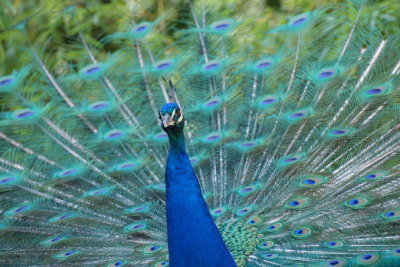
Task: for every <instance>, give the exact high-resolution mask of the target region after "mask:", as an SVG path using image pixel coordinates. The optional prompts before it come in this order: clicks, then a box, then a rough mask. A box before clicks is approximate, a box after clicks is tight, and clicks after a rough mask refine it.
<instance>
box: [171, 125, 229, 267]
mask: <svg viewBox="0 0 400 267" xmlns="http://www.w3.org/2000/svg"><path fill="white" fill-rule="evenodd" d="M167 133H168V137H169V143H170V150H169V154H168V160H167V166H166V171H165V180H166V184H167V224H168V251H169V262H170V266H171V267H191V266H196V267H235V266H236V264H235V262H234V260H233V258H232V256H231V255H230V253H229V251H228V249H227V247H226V246H225V243H224V241H223V240H222V237H221V234H220V233H219V231H218V228H217V227H216V225H215V223H214V221H213V219H212V217H211V215H210V212H209V210H208V207H207V204H206V202H205V201H204V199H203V196H202V194H201V189H200V185H199V182H198V180H197V177H196V174H195V173H194V170H193V168H192V165H191V163H190V160H189V157H188V155H187V154H186V148H185V140H184V136H183V129H180V130H178V131H174V132H172V131H167Z"/></svg>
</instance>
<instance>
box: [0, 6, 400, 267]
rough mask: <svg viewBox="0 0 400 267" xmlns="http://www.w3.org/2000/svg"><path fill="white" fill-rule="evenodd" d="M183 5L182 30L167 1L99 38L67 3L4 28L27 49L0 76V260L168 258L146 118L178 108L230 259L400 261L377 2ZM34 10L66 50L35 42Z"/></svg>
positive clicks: (390, 58)
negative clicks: (260, 19)
mask: <svg viewBox="0 0 400 267" xmlns="http://www.w3.org/2000/svg"><path fill="white" fill-rule="evenodd" d="M189 7H190V8H189V9H188V10H186V11H184V13H185V19H183V21H181V22H180V23H182V25H180V26H179V28H180V29H177V28H174V26H173V24H174V21H173V20H174V16H170V15H171V13H170V12H168V13H165V14H162V15H161V16H159V17H157V18H155V19H154V20H152V21H147V20H138V21H137V22H136V23H133V24H131V22H129V23H130V24H129V26H128V27H127V28H125V29H124V28H122V27H121V29H117V30H116V31H115V33H108V35H106V34H105V36H106V37H104V38H103V39H101V40H100V41H99V42H97V41H96V40H94V39H93V38H92V37H90V36H87V35H86V34H85V33H84V32H80V29H79V27H77V26H76V25H79V24H80V23H81V22H82V21H80V15H79V16H77V15H76V13H77V12H86V11H84V10H83V9H82V8H81V7H80V6H69V7H67V6H65V7H63V8H62V11H61V12H57V13H54V14H49V13H46V12H47V11H43V14H42V13H37V14H35V15H34V16H31V17H29V18H28V19H26V20H23V21H22V22H21V23H19V24H17V23H18V21H13V25H15V26H13V27H11V28H9V29H8V30H6V31H4V32H5V33H7V34H8V33H9V34H12V35H13V36H15V37H16V38H22V39H23V40H24V42H25V43H26V47H23V48H21V49H19V48H18V49H17V50H18V53H19V54H18V57H21V62H25V64H23V63H21V66H17V67H15V66H14V65H15V64H14V63H13V64H9V63H10V62H12V61H13V57H15V55H16V54H15V53H16V52H13V51H15V49H16V48H14V46H13V45H10V43H9V42H6V44H7V46H9V47H7V48H9V49H10V51H11V52H10V56H9V57H8V54H7V53H5V56H6V57H5V58H4V59H2V60H3V61H2V63H3V64H2V68H1V73H0V94H1V97H0V106H1V112H0V120H1V121H0V155H1V156H0V216H1V218H0V265H1V266H35V265H46V266H81V265H87V266H169V261H170V258H169V256H168V255H169V254H168V240H167V236H168V233H167V230H166V229H167V219H166V218H167V215H166V212H165V207H166V202H167V199H166V195H168V188H167V185H166V183H165V179H164V173H165V163H166V161H167V154H168V146H169V144H168V140H169V139H168V135H167V134H166V133H165V132H164V131H162V129H161V128H160V126H159V125H160V123H162V122H160V119H159V116H160V107H161V106H163V104H165V103H166V102H168V103H169V102H176V103H177V104H176V106H177V107H179V108H180V109H181V111H182V113H183V115H184V118H185V123H186V125H185V129H184V131H185V140H186V148H187V153H188V155H189V161H190V163H191V165H192V166H193V168H194V171H195V176H196V177H197V178H198V181H199V184H200V187H201V189H202V192H201V194H198V195H196V196H197V197H199V198H203V199H204V200H205V202H206V203H207V210H206V211H208V210H209V211H210V215H211V216H212V219H213V220H214V222H215V224H216V226H217V227H218V229H219V232H220V233H221V235H222V238H223V240H224V242H225V244H226V245H227V247H228V249H229V251H230V253H231V255H232V256H233V258H234V259H235V262H236V264H237V265H238V266H275V265H278V266H389V267H390V266H400V236H399V235H398V229H399V224H400V202H399V196H400V194H399V166H400V165H399V160H398V157H399V152H400V150H399V145H398V144H399V143H400V135H399V125H400V121H399V118H400V108H399V100H400V98H399V96H400V94H399V81H400V58H399V54H400V53H399V52H400V51H399V47H398V41H399V39H398V38H399V37H398V36H389V37H385V38H383V37H382V36H381V34H380V32H379V31H378V29H376V28H375V26H373V25H372V24H371V22H370V20H371V17H370V15H368V9H372V8H374V5H373V4H371V3H368V1H362V0H355V1H348V2H346V3H345V4H341V5H330V6H326V7H320V8H318V9H316V10H314V11H311V10H310V11H309V12H306V13H303V14H298V15H292V16H291V17H289V18H288V20H287V21H286V22H285V23H284V25H282V26H278V27H275V28H272V27H273V26H269V25H272V24H273V23H271V24H268V27H270V28H269V29H266V28H265V27H264V26H263V28H262V29H258V27H256V26H257V25H254V26H255V27H254V28H255V29H254V30H253V31H248V28H249V27H253V25H252V22H253V21H254V20H256V19H257V18H245V17H244V16H242V15H240V14H234V13H233V12H224V14H218V12H216V11H213V10H211V9H208V8H206V7H204V6H197V5H194V4H193V3H191V2H190V3H189ZM260 12H261V11H260ZM377 12H381V11H380V10H378V11H377ZM66 15H68V18H67V16H66ZM40 16H44V17H46V18H47V17H49V18H50V19H49V21H50V22H51V21H56V20H57V21H59V23H61V24H60V25H63V26H62V27H65V29H70V27H73V29H74V37H72V36H67V37H68V38H69V40H71V42H73V45H71V44H66V43H65V44H64V43H61V44H54V45H55V46H56V47H57V49H59V51H60V52H59V53H60V54H58V53H57V52H55V51H53V50H52V51H48V49H46V48H47V43H46V42H43V40H31V39H32V36H31V35H30V34H28V33H29V32H30V30H31V26H30V21H31V20H35V19H37V18H38V17H40ZM378 17H379V16H378ZM60 18H63V20H60ZM379 18H380V17H379ZM375 20H379V19H378V18H375ZM85 23H86V22H85ZM254 24H257V23H254ZM42 26H43V28H44V29H45V28H47V27H49V29H50V27H51V25H47V26H46V25H42ZM15 29H17V30H15ZM126 29H127V30H126ZM171 29H172V31H173V32H174V33H175V34H174V35H171V36H168V34H170V33H171ZM79 32H80V33H79ZM163 32H166V34H165V35H164V34H163ZM254 32H256V34H254ZM66 33H67V35H68V34H70V33H71V32H70V30H68V31H66ZM76 33H79V34H76ZM49 39H51V38H50V36H49ZM72 39H74V40H73V41H72ZM172 40H174V41H172ZM109 48H111V50H112V52H109V51H107V49H109ZM160 48H161V49H160ZM69 52H70V54H69ZM60 55H65V59H64V60H63V62H61V63H59V62H54V59H55V58H60ZM71 55H72V56H71ZM69 62H70V64H69ZM64 63H65V64H68V65H67V67H66V68H62V69H60V67H62V66H60V65H59V64H61V65H62V64H64ZM169 80H171V83H169ZM171 106H172V105H171ZM173 106H175V105H173ZM172 112H174V110H168V112H167V113H168V114H169V115H170V116H172ZM164 115H165V114H164ZM184 167H188V166H186V165H185V166H184ZM184 194H185V191H182V196H181V197H182V199H187V198H186V197H188V198H190V197H191V196H190V195H189V196H187V195H184ZM183 196H185V198H183ZM182 205H184V203H182ZM186 217H187V218H186ZM186 217H183V218H184V219H183V220H182V221H181V222H180V224H179V225H180V226H182V227H185V222H191V220H193V218H192V217H190V216H186ZM188 238H190V234H188V235H187V236H181V237H180V239H182V240H178V241H181V242H185V240H188ZM199 243H201V242H199ZM201 245H202V244H198V246H197V247H190V248H188V251H190V252H192V255H195V253H194V252H198V251H201V250H202V249H204V248H202V246H201ZM171 266H172V265H171ZM197 266H202V265H201V264H199V265H197ZM173 267H174V266H173Z"/></svg>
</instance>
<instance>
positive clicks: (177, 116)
mask: <svg viewBox="0 0 400 267" xmlns="http://www.w3.org/2000/svg"><path fill="white" fill-rule="evenodd" d="M160 119H161V123H162V125H163V127H164V128H167V127H169V126H174V125H176V124H177V123H180V122H181V121H182V120H183V114H182V112H181V111H180V110H176V109H174V111H173V112H172V114H171V115H169V114H168V113H167V114H165V115H162V114H161V113H160Z"/></svg>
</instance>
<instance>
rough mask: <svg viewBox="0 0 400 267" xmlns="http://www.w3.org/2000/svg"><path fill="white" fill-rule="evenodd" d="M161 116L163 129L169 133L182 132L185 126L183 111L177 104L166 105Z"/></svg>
mask: <svg viewBox="0 0 400 267" xmlns="http://www.w3.org/2000/svg"><path fill="white" fill-rule="evenodd" d="M159 114H160V115H159V117H160V122H161V128H162V129H163V130H164V131H165V132H167V133H168V132H175V131H181V130H182V129H183V127H184V126H185V118H184V116H183V113H182V110H181V108H180V107H179V106H178V104H176V103H167V104H164V105H163V106H162V108H161V109H160V113H159Z"/></svg>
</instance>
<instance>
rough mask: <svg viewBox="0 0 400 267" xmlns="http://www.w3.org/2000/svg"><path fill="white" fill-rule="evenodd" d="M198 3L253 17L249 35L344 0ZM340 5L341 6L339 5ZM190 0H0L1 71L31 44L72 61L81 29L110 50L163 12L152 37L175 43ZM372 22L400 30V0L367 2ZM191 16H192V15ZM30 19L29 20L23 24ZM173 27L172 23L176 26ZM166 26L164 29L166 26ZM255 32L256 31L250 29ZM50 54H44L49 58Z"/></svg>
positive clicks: (386, 30) (23, 58)
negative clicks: (118, 36) (113, 39)
mask: <svg viewBox="0 0 400 267" xmlns="http://www.w3.org/2000/svg"><path fill="white" fill-rule="evenodd" d="M193 2H194V4H195V5H196V6H202V5H205V6H207V8H208V9H210V10H213V11H216V12H215V13H217V14H220V15H221V18H226V17H235V18H237V19H239V20H244V21H246V20H249V19H251V20H252V23H253V25H255V26H253V27H249V29H248V31H250V34H254V35H256V34H263V32H265V31H262V30H261V31H260V30H259V29H258V28H261V29H265V30H267V29H270V28H273V27H276V26H278V25H281V24H283V23H285V22H286V21H287V18H288V17H290V16H291V15H295V14H299V13H303V12H307V11H311V10H313V9H314V8H316V7H318V6H322V5H326V4H329V5H337V3H343V2H344V1H342V0H318V1H315V0H218V1H215V0H194V1H193ZM337 7H338V8H343V6H340V5H338V6H337ZM188 10H189V4H188V1H184V0H169V1H166V0H153V1H149V0H87V1H84V0H80V1H77V0H75V1H53V0H1V1H0V30H1V32H0V63H1V66H0V75H5V74H7V73H9V72H11V71H12V70H13V69H18V68H20V67H21V66H23V65H24V64H27V63H29V61H30V60H31V58H30V56H29V53H26V51H27V50H28V49H26V48H27V47H28V46H29V45H32V44H34V45H35V47H40V48H41V53H42V54H43V55H47V57H48V58H46V60H48V62H49V64H50V65H52V64H57V63H55V62H59V61H60V60H66V61H70V60H74V58H75V59H76V58H77V57H79V56H80V54H79V51H77V50H74V49H72V50H71V49H70V47H69V48H67V47H68V46H73V45H74V44H75V43H76V42H77V40H78V34H79V33H80V32H82V33H83V34H84V35H85V37H86V39H87V40H88V42H89V43H90V45H91V46H92V47H94V48H98V50H99V53H100V54H104V56H105V55H106V54H107V52H106V51H112V50H113V49H116V48H113V47H112V46H110V47H108V50H107V49H102V47H101V43H100V42H99V40H100V39H101V38H102V37H104V36H106V35H107V34H111V33H114V32H117V31H124V30H126V29H128V28H129V26H131V25H133V24H135V23H138V22H141V21H153V20H155V19H156V18H157V17H159V16H161V15H165V20H163V21H162V22H161V24H160V26H159V27H160V28H161V29H162V30H161V31H159V35H157V36H155V37H154V38H153V39H159V40H162V42H159V45H160V47H162V46H163V45H165V43H168V42H169V43H173V42H174V41H175V38H177V37H175V32H176V30H177V29H180V28H182V27H185V24H184V23H182V21H184V20H185V19H187V16H188V14H190V13H188ZM367 13H369V15H370V17H371V21H370V22H371V24H372V25H375V26H376V27H377V28H378V29H379V30H380V31H381V33H382V35H383V36H388V35H392V34H396V33H397V34H398V32H399V24H400V22H399V21H400V1H399V0H384V1H373V3H372V4H369V5H368V6H367ZM189 19H190V18H189ZM25 22H26V23H25ZM170 25H174V26H173V27H172V26H170ZM163 28H164V29H163ZM251 31H254V33H252V32H251ZM45 57H46V56H45Z"/></svg>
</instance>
